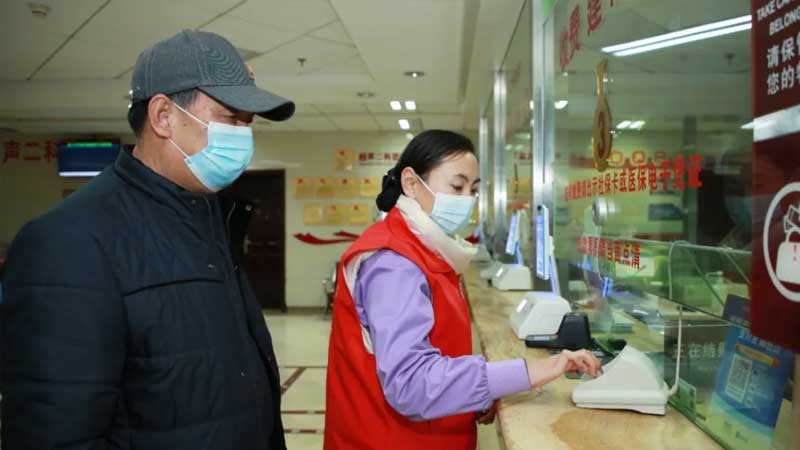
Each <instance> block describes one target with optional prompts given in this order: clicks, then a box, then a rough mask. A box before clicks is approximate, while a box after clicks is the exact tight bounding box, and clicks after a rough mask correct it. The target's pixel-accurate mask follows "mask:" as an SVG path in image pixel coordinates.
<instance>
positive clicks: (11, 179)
mask: <svg viewBox="0 0 800 450" xmlns="http://www.w3.org/2000/svg"><path fill="white" fill-rule="evenodd" d="M63 137H64V136H43V135H40V136H18V135H14V136H13V137H11V136H0V141H6V140H8V139H11V138H13V139H14V140H16V141H21V142H25V141H28V140H34V141H41V142H44V141H46V140H48V139H58V138H63ZM470 138H471V139H473V142H475V143H476V145H477V137H476V136H470ZM122 139H123V142H126V143H128V142H131V136H123V137H122ZM255 141H256V155H255V157H254V161H260V160H273V161H274V160H277V161H282V162H285V163H293V164H298V165H299V167H283V166H279V165H278V166H276V165H264V164H258V163H256V165H255V167H256V168H270V169H285V171H286V303H287V305H288V306H290V307H297V306H303V307H307V306H323V305H324V304H325V299H324V296H323V293H322V281H323V279H324V278H325V277H327V276H328V275H329V273H330V271H331V270H332V268H333V265H334V263H335V262H336V261H337V259H338V258H339V256H341V254H342V253H343V252H344V250H345V249H346V248H347V245H348V244H335V245H323V246H315V245H308V244H305V243H302V242H300V241H298V240H297V239H295V238H294V237H293V235H294V234H297V233H311V234H314V235H315V236H317V237H320V238H332V237H333V236H332V235H333V233H335V232H337V231H340V230H344V231H348V232H351V233H361V232H362V231H363V230H364V228H365V227H350V226H305V225H304V224H303V208H304V205H305V204H307V203H321V204H331V203H339V204H352V203H360V204H366V205H369V206H370V207H371V208H372V213H375V214H376V213H377V208H376V207H375V199H374V198H352V199H331V200H317V199H309V200H300V199H295V198H294V188H293V181H294V179H295V177H321V176H330V177H346V176H354V177H364V176H373V177H382V176H383V175H384V174H385V173H386V171H387V170H389V169H390V168H391V167H392V165H381V166H360V165H359V164H358V163H356V164H355V166H354V168H353V170H352V171H339V172H337V171H335V170H334V169H335V151H336V150H337V149H340V148H348V149H351V150H353V151H354V152H355V153H356V159H357V155H358V153H359V152H374V153H383V152H397V153H400V152H402V151H403V149H404V148H405V146H406V145H407V144H408V142H409V139H408V138H407V137H406V134H405V133H402V132H331V133H308V132H306V133H303V132H273V133H261V132H257V133H256V139H255ZM0 149H2V147H0ZM392 164H393V163H392ZM82 183H83V181H78V180H72V179H69V180H68V179H63V178H59V177H58V173H57V170H56V164H55V162H53V163H50V164H43V163H39V164H34V163H28V162H18V161H14V162H9V163H8V164H5V165H4V164H2V152H0V257H1V256H2V252H3V247H5V245H7V243H9V242H10V241H11V240H12V239H13V237H14V235H15V234H16V232H17V231H18V229H19V227H20V226H22V225H23V224H24V223H25V222H27V221H29V220H31V219H33V218H34V217H36V216H38V215H40V214H42V213H44V212H45V211H47V210H48V209H49V208H51V207H52V206H54V205H55V204H56V203H58V202H59V201H60V200H61V192H62V190H63V189H70V188H74V187H76V186H80V185H81V184H82ZM371 215H372V214H371ZM255 276H257V275H255Z"/></svg>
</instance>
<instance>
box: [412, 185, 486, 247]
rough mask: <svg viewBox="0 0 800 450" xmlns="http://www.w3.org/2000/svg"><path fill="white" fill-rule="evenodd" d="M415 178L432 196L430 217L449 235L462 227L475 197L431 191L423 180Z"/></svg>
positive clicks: (472, 206) (467, 218)
mask: <svg viewBox="0 0 800 450" xmlns="http://www.w3.org/2000/svg"><path fill="white" fill-rule="evenodd" d="M417 178H418V179H419V181H420V182H421V183H422V185H423V186H425V189H427V190H428V191H429V192H430V193H431V194H433V196H434V199H435V200H434V202H433V211H431V214H430V216H431V219H432V220H433V221H434V222H436V224H437V225H439V227H440V228H441V229H442V230H444V232H445V233H447V234H449V235H454V234H456V232H457V231H458V230H460V229H462V228H464V227H465V226H466V225H467V223H469V219H470V218H471V217H472V210H473V208H475V197H473V196H471V195H469V196H467V195H452V194H442V193H441V192H433V189H431V188H430V187H429V186H428V184H427V183H425V181H423V180H422V178H420V177H419V175H417Z"/></svg>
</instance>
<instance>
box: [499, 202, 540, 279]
mask: <svg viewBox="0 0 800 450" xmlns="http://www.w3.org/2000/svg"><path fill="white" fill-rule="evenodd" d="M527 222H528V221H527V213H526V212H525V211H524V210H519V211H517V212H515V213H514V215H513V216H511V224H510V226H509V229H508V239H507V241H506V254H508V255H513V256H516V263H515V264H504V265H503V267H502V268H500V270H498V271H497V272H496V273H495V274H494V276H493V277H492V286H493V287H495V288H496V289H499V290H501V291H529V290H531V289H533V279H532V277H531V269H529V268H528V266H526V265H525V264H523V262H522V260H523V259H522V251H521V250H520V240H527V232H526V227H527V226H528V225H527ZM521 238H522V239H521Z"/></svg>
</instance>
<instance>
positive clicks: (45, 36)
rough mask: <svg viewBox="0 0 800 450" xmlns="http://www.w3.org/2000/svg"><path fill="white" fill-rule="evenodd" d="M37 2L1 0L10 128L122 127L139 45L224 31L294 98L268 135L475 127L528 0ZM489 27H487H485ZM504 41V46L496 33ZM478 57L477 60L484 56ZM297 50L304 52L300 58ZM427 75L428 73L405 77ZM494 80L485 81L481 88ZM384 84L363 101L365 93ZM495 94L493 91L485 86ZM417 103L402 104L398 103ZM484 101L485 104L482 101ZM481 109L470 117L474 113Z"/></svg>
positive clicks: (2, 71) (262, 76)
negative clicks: (478, 104)
mask: <svg viewBox="0 0 800 450" xmlns="http://www.w3.org/2000/svg"><path fill="white" fill-rule="evenodd" d="M36 1H38V2H39V3H43V4H45V5H48V6H50V8H51V10H50V12H49V14H48V15H47V17H45V18H37V17H33V15H32V14H31V12H30V9H29V6H28V4H29V0H3V1H2V4H0V61H1V62H2V64H0V127H5V128H12V129H16V130H19V131H20V132H56V133H58V132H64V133H67V132H80V133H89V132H96V133H124V132H127V131H128V127H127V123H126V121H125V113H126V109H127V104H128V100H127V99H126V97H125V95H126V93H127V91H128V89H129V86H128V85H129V82H130V73H131V71H132V68H133V64H134V62H135V61H136V57H137V56H138V54H139V53H140V52H141V51H142V50H143V49H144V48H146V47H149V46H151V45H152V44H153V43H155V42H157V41H158V40H161V39H165V38H168V37H170V36H172V35H174V34H175V33H176V32H178V31H179V30H181V29H187V28H189V29H200V30H206V31H212V32H215V33H219V34H221V35H223V36H225V37H226V38H228V39H229V40H230V41H231V42H232V43H233V44H234V46H236V47H237V48H238V49H239V50H240V52H241V53H242V55H243V56H244V57H245V59H246V60H247V62H248V63H249V64H250V65H251V66H252V67H253V68H254V70H255V73H256V81H257V84H259V85H260V86H261V87H264V88H267V89H269V90H271V91H273V92H276V93H278V94H280V95H283V96H286V97H288V98H291V99H292V100H294V101H295V102H296V103H297V112H296V115H295V116H294V117H293V118H292V119H291V120H290V121H288V122H286V123H281V124H275V123H268V122H267V121H261V120H260V119H259V121H258V122H259V123H257V126H256V129H257V130H280V131H285V130H289V131H337V130H346V131H362V130H363V131H379V130H380V131H382V130H391V131H396V130H399V126H398V119H401V118H407V119H410V120H411V121H412V124H413V125H414V126H415V127H420V128H422V127H424V128H433V127H438V128H449V129H465V128H469V129H474V128H476V124H477V122H476V121H475V123H474V124H473V123H472V122H473V121H472V120H471V119H469V120H467V123H465V120H466V119H465V118H466V116H468V114H465V105H467V104H471V99H472V97H475V93H467V86H468V85H470V86H472V85H473V84H474V83H475V81H474V80H473V78H476V77H473V76H472V75H471V74H472V73H477V74H478V76H477V77H478V78H479V77H481V76H483V75H484V74H489V73H491V69H492V65H493V64H494V61H493V59H492V57H491V54H492V51H487V50H486V48H487V37H493V36H494V34H495V30H496V29H502V30H503V33H500V34H502V35H505V36H506V37H505V38H501V39H500V40H503V39H505V40H506V41H507V40H508V36H510V34H509V33H508V32H506V31H505V30H506V28H510V27H509V26H505V27H501V26H500V25H499V24H498V23H497V22H498V20H500V19H499V18H505V20H507V21H509V22H510V23H511V24H512V25H513V23H514V22H515V21H516V12H515V11H517V12H518V6H515V7H514V8H511V11H505V10H504V13H503V14H500V13H498V7H501V8H505V7H506V6H508V5H514V4H516V5H519V4H521V3H522V0H403V1H397V0H369V1H365V0H291V1H286V0H213V1H212V0H170V1H168V2H167V1H162V0H136V1H130V0H69V1H65V0H36ZM479 26H480V27H483V28H482V29H480V28H479ZM491 42H492V45H493V47H492V48H494V47H498V48H500V47H504V46H505V45H507V42H505V43H503V44H502V45H500V44H498V43H495V42H494V40H492V41H491ZM474 56H477V58H474ZM298 58H304V60H305V61H304V62H303V64H302V65H301V64H300V62H299V61H298ZM409 70H421V71H424V72H426V74H427V75H426V76H425V77H423V78H419V79H412V78H410V77H407V76H405V75H404V72H406V71H409ZM481 84H482V83H481ZM364 91H366V92H372V93H374V94H375V95H374V97H371V98H361V97H358V96H357V95H356V94H357V93H358V92H364ZM482 95H483V94H482ZM395 99H397V100H412V99H413V100H416V102H417V111H414V112H408V111H404V112H395V111H392V110H391V109H390V107H389V101H390V100H395ZM472 103H474V102H472ZM474 115H475V114H472V115H471V116H474Z"/></svg>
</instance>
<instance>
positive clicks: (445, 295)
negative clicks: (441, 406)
mask: <svg viewBox="0 0 800 450" xmlns="http://www.w3.org/2000/svg"><path fill="white" fill-rule="evenodd" d="M382 249H389V250H393V251H394V252H396V253H398V254H400V255H402V256H404V257H405V258H408V259H409V260H410V261H411V262H413V263H414V264H416V265H417V266H418V267H419V268H420V269H422V271H423V272H424V273H425V277H426V279H427V281H428V284H429V285H430V289H431V296H432V303H433V317H434V322H433V329H432V330H431V333H430V342H431V344H432V345H433V346H434V347H436V348H438V349H439V350H440V351H441V353H442V355H445V356H449V357H453V358H455V357H459V356H464V355H470V354H472V334H471V329H470V317H469V310H468V308H467V302H466V300H465V298H464V296H463V294H462V292H461V288H460V284H459V278H458V275H457V274H456V273H455V271H454V270H453V269H452V268H451V267H450V265H449V264H447V263H446V262H445V261H444V260H442V259H441V258H440V257H439V256H438V255H436V254H435V253H434V252H432V251H431V250H429V249H428V248H427V247H425V246H424V245H423V244H422V242H420V241H419V239H417V237H416V236H414V235H413V234H412V233H411V230H410V229H409V228H408V225H406V222H405V219H404V218H403V216H402V215H401V214H400V211H399V210H398V209H397V208H394V209H393V210H392V211H391V212H390V213H389V215H388V216H387V217H386V219H384V220H383V221H381V222H379V223H376V224H374V225H372V226H371V227H369V228H368V229H367V230H366V231H365V232H364V234H362V235H361V237H360V238H359V239H358V240H356V241H355V242H354V243H353V245H352V246H351V247H350V248H349V249H348V250H347V251H346V252H345V253H344V255H343V256H342V259H341V264H340V265H339V274H338V277H339V278H338V279H339V280H341V282H340V283H339V285H338V288H337V290H336V294H335V297H334V298H335V301H334V303H333V324H332V329H331V340H330V348H329V353H328V380H327V391H326V407H325V450H349V449H353V450H356V449H358V450H405V449H409V450H411V449H414V450H475V448H476V445H477V444H476V428H475V427H476V425H475V414H473V413H467V414H459V415H455V416H450V417H445V418H441V419H436V420H428V421H424V422H413V421H411V420H408V419H406V418H405V417H403V416H401V415H400V414H398V413H397V412H396V411H395V410H394V409H393V408H392V407H391V406H390V405H389V403H387V402H386V399H385V398H384V396H383V390H382V388H381V384H380V381H379V380H378V372H377V368H376V365H375V356H373V355H371V354H369V353H368V352H367V350H366V348H365V347H364V341H363V339H362V336H361V322H360V321H359V318H358V313H357V312H356V307H355V303H354V301H353V297H352V294H351V293H350V291H349V289H348V288H347V285H346V283H345V282H344V279H345V278H344V267H346V266H347V264H348V263H349V262H350V261H351V260H352V259H353V258H354V257H356V256H358V255H359V254H361V253H364V252H372V251H377V250H382Z"/></svg>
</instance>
